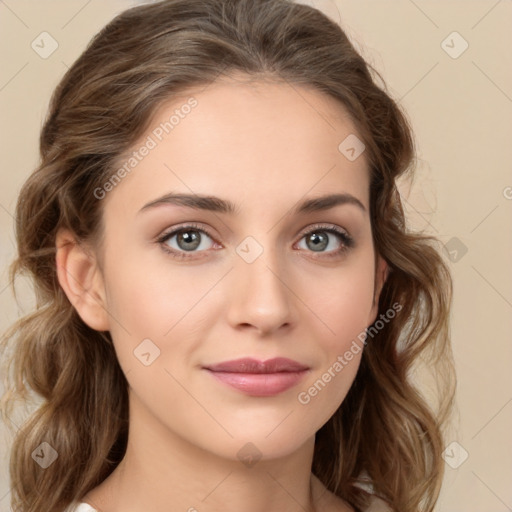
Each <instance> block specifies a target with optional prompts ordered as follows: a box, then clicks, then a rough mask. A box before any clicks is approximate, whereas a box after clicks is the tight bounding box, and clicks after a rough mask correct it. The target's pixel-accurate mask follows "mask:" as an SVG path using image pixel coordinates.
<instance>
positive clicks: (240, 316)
mask: <svg viewBox="0 0 512 512" xmlns="http://www.w3.org/2000/svg"><path fill="white" fill-rule="evenodd" d="M262 238H263V237H261V236H260V237H259V240H262ZM259 240H256V238H255V237H250V236H249V237H247V238H246V239H244V240H243V241H242V242H241V243H240V244H239V245H238V246H237V248H236V255H235V263H234V271H233V280H234V287H233V290H234V292H233V295H232V297H233V299H232V302H231V305H230V321H231V322H232V323H233V324H251V325H253V326H254V327H256V328H258V329H259V330H262V331H272V330H274V329H277V328H279V327H280V326H281V325H283V324H285V323H289V322H291V320H292V318H291V313H292V304H291V302H292V295H293V294H292V293H291V291H290V289H289V287H288V285H287V283H286V281H287V276H286V274H287V272H285V271H284V269H285V268H286V262H285V261H284V254H282V252H281V251H280V248H279V247H277V246H275V245H274V242H272V240H273V237H272V235H270V234H268V233H267V236H265V237H264V240H262V241H261V242H260V241H259Z"/></svg>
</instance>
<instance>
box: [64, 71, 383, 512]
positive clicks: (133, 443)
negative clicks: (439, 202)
mask: <svg viewBox="0 0 512 512" xmlns="http://www.w3.org/2000/svg"><path fill="white" fill-rule="evenodd" d="M191 96H193V97H194V98H195V99H196V100H197V105H196V106H195V107H194V108H193V109H191V111H190V112H189V113H188V115H186V116H183V118H180V121H179V123H178V124H176V125H175V126H174V128H173V129H172V131H170V132H169V133H168V134H165V136H164V137H162V140H161V141H157V142H158V143H157V145H156V147H154V148H152V149H151V150H150V151H149V153H148V154H147V155H146V156H145V157H144V158H142V159H141V161H140V162H139V163H138V164H137V166H136V167H135V168H134V169H133V170H132V171H131V172H130V173H129V174H127V175H126V176H125V177H124V178H123V179H122V180H121V182H120V183H119V184H117V185H116V186H115V187H114V188H113V189H112V190H110V191H109V192H108V193H107V194H106V196H105V197H104V198H103V199H101V201H103V203H102V207H103V208H104V210H103V212H104V226H105V231H104V238H103V242H102V245H101V247H99V248H94V247H88V246H87V244H84V243H81V244H77V243H74V238H73V234H72V233H70V232H69V231H67V230H60V231H59V233H58V237H57V248H58V251H57V267H58V277H59V281H60V284H61V286H62V288H63V289H64V291H65V293H66V294H67V296H68V298H69V300H70V302H71V303H72V304H73V306H74V307H75V308H76V310H77V311H78V313H79V315H80V316H81V318H82V319H83V321H84V322H85V323H86V324H88V325H89V326H90V327H92V328H93V329H96V330H102V331H106V330H108V331H110V334H111V336H112V339H113V343H114V346H115V350H116V353H117V356H118V359H119V363H120V365H121V367H122V369H123V372H124V373H125V375H126V378H127V380H128V383H129V400H130V431H129V441H128V448H127V452H126V455H125V458H124V459H123V461H122V462H121V464H120V465H119V466H118V467H117V468H116V469H115V470H114V472H113V473H112V474H111V475H110V476H109V477H108V478H107V479H106V480H105V481H104V482H103V483H102V484H100V485H99V486H98V487H96V488H95V489H93V490H92V491H91V492H89V493H88V494H87V495H86V496H84V499H83V501H85V502H87V503H89V504H91V505H92V506H93V507H95V508H97V509H98V510H101V511H103V512H146V511H148V510H150V511H151V512H169V511H187V510H189V511H193V510H197V511H199V512H207V511H219V510H222V511H223V512H234V511H239V510H244V512H261V511H265V512H282V511H283V510H286V511H287V512H295V511H296V512H299V511H300V512H304V510H307V511H310V510H320V509H321V510H323V511H325V510H327V511H349V510H352V509H351V507H349V506H348V505H347V504H346V503H345V502H344V501H343V500H341V499H339V498H337V497H335V496H334V495H332V494H331V493H330V492H328V491H326V489H325V487H324V486H323V485H322V484H321V483H320V481H319V480H318V479H317V478H316V477H313V475H312V473H311V464H312V459H313V449H314V436H315V432H316V431H317V430H319V429H320V427H321V426H322V425H324V424H325V422H326V421H327V420H328V419H329V418H330V417H331V416H332V414H333V413H334V412H335V411H336V409H337V408H338V407H339V406H340V404H341V403H342V401H343V399H344V398H345V396H346V394H347V392H348V390H349V388H350V386H351V384H352V382H353V380H354V378H355V375H356V373H357V370H358V367H359V363H360V359H361V353H362V352H359V353H358V354H355V355H354V357H353V359H352V360H351V361H350V362H349V363H348V364H347V365H346V366H344V367H343V370H342V371H340V372H338V373H337V374H336V376H335V377H334V378H332V380H331V382H329V383H328V384H326V386H325V387H324V388H323V389H322V390H321V391H320V392H318V393H317V394H316V396H313V397H312V398H311V400H310V401H309V403H307V404H303V403H300V402H299V400H298V398H297V397H298V394H299V393H300V392H303V391H307V390H308V389H309V388H310V387H311V386H312V385H313V384H314V383H315V381H318V379H319V378H320V377H321V376H322V374H324V373H325V372H326V371H327V370H328V368H330V367H332V366H333V363H334V362H335V361H336V360H337V357H338V356H339V355H342V354H344V353H345V352H346V351H347V350H348V349H349V347H350V346H351V344H352V342H353V341H354V340H356V339H357V337H358V335H359V334H360V333H361V332H364V330H365V329H366V327H368V326H369V325H370V324H371V323H372V322H373V321H374V319H375V318H376V315H377V310H378V307H377V304H378V296H379V294H380V291H381V288H382V286H383V284H384V282H385V278H386V274H387V266H386V264H385V262H384V260H382V259H381V258H380V257H378V258H376V254H375V251H374V246H373V241H372V230H371V223H370V217H369V184H370V177H369V170H368V168H367V162H366V160H365V154H364V153H363V154H362V155H361V156H360V157H359V158H357V159H356V160H354V161H350V160H349V159H347V158H346V157H345V156H344V154H342V153H341V152H340V151H339V150H338V146H339V144H340V142H341V141H343V140H344V139H345V138H346V137H347V136H348V135H350V134H356V135H357V130H356V128H355V125H354V124H353V123H352V122H351V120H350V119H349V117H348V114H347V112H346V110H345V109H344V107H343V106H342V105H341V104H340V103H338V102H337V101H335V100H334V99H332V98H330V97H329V96H326V95H324V94H323V93H321V92H319V91H317V90H315V89H313V88H308V87H304V86H300V87H299V86H296V85H294V86H292V85H290V84H288V83H286V82H277V81H272V80H264V79H258V80H257V81H250V80H249V79H248V78H243V77H242V76H238V77H237V76H236V75H232V77H231V78H223V79H222V80H218V81H216V82H215V83H213V84H210V85H208V86H207V87H204V86H203V87H202V88H198V89H195V90H194V91H189V92H188V93H187V95H184V96H183V97H180V98H179V99H178V98H174V99H173V101H172V102H169V103H167V104H165V105H162V106H161V108H159V109H158V111H157V112H156V114H155V116H154V118H153V119H152V121H151V123H150V128H149V129H148V130H147V132H146V133H145V134H144V136H143V137H141V139H140V143H138V144H135V145H134V148H133V149H134V150H137V149H138V148H140V146H141V145H142V144H144V141H147V137H148V136H151V137H152V138H153V139H155V140H157V139H156V137H155V136H154V134H153V130H154V129H155V128H157V127H158V126H159V125H160V123H163V122H165V121H166V120H169V117H170V116H171V115H172V113H173V112H174V110H175V109H176V108H178V109H179V108H180V106H182V105H184V104H185V103H186V101H187V100H188V99H189V98H190V97H191ZM152 134H153V135H152ZM122 164H123V162H120V166H121V165H122ZM171 192H173V193H183V194H198V195H207V196H216V197H218V198H221V199H224V200H228V201H231V202H233V203H234V204H235V205H236V206H237V211H236V212H234V213H224V212H218V211H216V212H214V211H207V210H201V209H193V208H191V207H187V206H182V205H175V204H170V203H165V202H162V203H159V204H158V205H154V206H153V207H147V208H144V209H143V207H144V206H145V205H147V204H149V203H151V202H154V201H155V200H157V199H159V198H161V197H162V196H164V195H165V194H168V193H171ZM334 193H339V194H350V195H352V196H353V197H355V198H356V199H357V200H358V201H360V203H362V205H363V206H364V209H363V208H361V207H360V206H358V205H356V204H354V203H345V204H338V205H336V206H333V207H331V208H329V209H325V210H321V211H316V212H306V213H295V212H294V211H293V210H294V208H295V207H296V206H297V204H298V203H301V202H302V201H304V200H307V199H310V198H316V197H319V196H323V195H327V194H334ZM190 222H193V223H194V224H196V227H193V228H188V230H187V229H185V231H186V232H187V231H188V237H189V238H187V239H185V243H184V239H183V238H180V237H179V236H178V235H177V234H174V235H171V236H169V237H167V239H165V240H164V241H162V236H164V235H166V234H167V233H169V232H170V231H172V230H173V229H174V228H183V225H185V226H186V224H187V223H190ZM318 224H321V226H322V228H321V229H318V228H315V225H318ZM330 227H334V228H338V229H340V230H341V231H342V232H343V233H346V234H349V236H350V237H352V239H353V241H354V244H353V246H352V247H347V248H346V250H345V251H341V252H337V250H338V249H340V248H343V246H344V239H342V238H340V237H339V236H338V235H336V234H335V233H331V232H325V229H326V228H330ZM198 228H199V229H204V230H206V232H207V233H209V234H206V233H204V232H202V231H197V229H198ZM322 229H323V230H324V231H322ZM311 232H315V233H317V234H318V235H319V236H320V237H323V238H321V240H323V241H324V242H328V243H325V244H324V245H322V244H317V245H315V244H313V243H308V241H309V240H310V238H311V234H310V233H311ZM308 233H309V235H308ZM182 235H183V232H182ZM190 237H195V240H196V241H198V240H200V243H198V244H197V246H194V248H193V249H192V250H190V247H191V246H190V245H187V244H186V242H187V241H188V243H189V244H190V240H191V238H190ZM247 237H252V238H251V239H249V240H250V241H249V242H248V241H247V240H246V238H247ZM158 239H160V241H158ZM254 241H256V242H257V244H254ZM246 244H248V245H246ZM251 244H252V245H251ZM258 247H259V248H260V250H261V249H262V251H263V252H262V253H261V254H260V255H259V256H258V257H256V259H255V260H254V261H252V262H251V263H248V261H247V259H246V258H244V257H242V256H243V255H245V254H251V255H254V254H256V253H255V252H254V251H257V250H258ZM166 248H167V249H168V250H174V251H175V252H174V253H169V252H168V251H166V250H165V249H166ZM237 248H238V252H237ZM241 248H242V249H244V251H240V249H241ZM187 249H188V250H187ZM251 251H252V252H251ZM173 254H182V255H183V254H184V255H185V256H188V257H187V258H181V259H180V258H178V257H177V256H173ZM241 255H242V256H241ZM143 340H151V341H150V342H148V341H146V342H145V343H146V344H147V345H145V346H144V347H146V349H147V350H145V351H146V352H147V351H148V350H149V351H150V353H151V354H153V355H154V354H155V353H157V352H156V351H157V350H159V351H160V352H159V355H158V357H156V358H155V359H154V360H153V361H152V362H151V363H150V364H149V365H146V364H143V362H142V361H141V358H139V357H137V356H136V354H137V353H138V352H137V347H139V346H140V344H141V343H142V342H143ZM148 343H149V344H148ZM148 347H149V348H148ZM155 347H157V349H156V348H155ZM139 355H140V354H139ZM280 356H281V357H288V358H291V359H294V360H296V361H299V362H300V363H303V364H305V365H307V366H308V367H309V372H308V373H307V375H306V376H305V377H304V378H303V380H302V381H301V382H299V384H298V385H296V386H294V387H293V388H291V389H288V390H287V391H284V392H282V393H280V394H278V395H276V396H267V397H257V396H248V395H247V394H244V393H242V392H240V391H237V390H235V389H233V388H231V387H229V386H227V385H226V384H224V383H222V382H219V381H217V379H215V378H213V377H212V375H211V374H209V373H208V372H207V371H206V370H204V369H203V366H204V365H207V364H213V363H218V362H221V361H226V360H232V359H238V358H241V357H253V358H256V359H260V360H266V359H270V358H274V357H280ZM145 358H146V362H147V361H148V356H147V355H146V356H145ZM247 443H252V444H251V445H248V446H246V445H247ZM244 446H246V448H245V450H246V451H247V450H249V452H250V455H254V457H255V458H257V457H258V456H259V455H261V459H260V460H258V461H257V462H256V463H253V464H248V463H244V462H243V461H241V460H240V458H239V455H237V454H238V453H239V451H240V450H241V449H242V448H243V447H244ZM254 447H256V448H254ZM251 450H252V451H251ZM242 453H244V452H242Z"/></svg>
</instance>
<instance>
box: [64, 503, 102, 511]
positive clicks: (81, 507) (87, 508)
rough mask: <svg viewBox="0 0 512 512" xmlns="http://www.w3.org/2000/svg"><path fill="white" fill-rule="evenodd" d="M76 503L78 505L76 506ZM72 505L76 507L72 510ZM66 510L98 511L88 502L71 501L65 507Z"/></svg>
mask: <svg viewBox="0 0 512 512" xmlns="http://www.w3.org/2000/svg"><path fill="white" fill-rule="evenodd" d="M77 505H78V506H77ZM73 507H77V508H75V509H74V510H73ZM67 511H68V512H71V511H73V512H98V511H97V510H96V509H95V508H92V507H91V505H89V504H88V503H76V502H73V503H72V504H71V505H70V506H69V507H68V509H67Z"/></svg>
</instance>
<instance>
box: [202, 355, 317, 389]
mask: <svg viewBox="0 0 512 512" xmlns="http://www.w3.org/2000/svg"><path fill="white" fill-rule="evenodd" d="M203 369H204V370H206V371H208V372H209V373H210V374H211V375H213V377H215V378H216V379H217V380H219V381H221V382H222V383H224V384H226V385H228V386H231V387H233V388H235V389H237V390H238V391H241V392H243V393H245V394H247V395H251V396H274V395H277V394H279V393H282V392H284V391H286V390H287V389H290V388H291V387H293V386H295V385H297V384H298V383H299V381H300V380H302V378H303V377H304V376H305V375H306V373H308V371H309V367H308V366H305V365H303V364H301V363H299V362H297V361H294V360H292V359H287V358H284V357H276V358H274V359H268V360H267V361H258V360H257V359H252V358H242V359H235V360H233V361H225V362H222V363H217V364H213V365H209V366H204V367H203Z"/></svg>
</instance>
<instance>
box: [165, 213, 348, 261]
mask: <svg viewBox="0 0 512 512" xmlns="http://www.w3.org/2000/svg"><path fill="white" fill-rule="evenodd" d="M189 230H190V231H199V232H201V233H204V234H205V235H207V236H208V237H210V238H211V239H212V240H213V241H214V242H215V238H214V237H213V236H212V235H211V234H210V233H209V231H208V230H207V229H205V228H204V227H202V226H201V225H199V224H195V223H193V222H192V223H189V224H186V225H183V226H179V227H178V228H174V229H173V230H172V231H168V232H166V233H163V234H162V235H161V236H160V237H159V238H157V240H156V242H157V243H158V244H159V245H160V246H161V247H162V249H163V250H164V251H165V252H166V253H168V254H170V255H171V256H172V257H173V258H177V259H189V258H193V257H194V256H192V255H193V254H194V251H191V252H189V253H187V252H185V251H177V250H176V249H171V248H170V247H169V246H168V245H167V244H166V243H165V242H167V241H168V240H169V239H170V238H171V237H172V236H174V235H176V234H178V233H180V232H182V231H189ZM317 231H323V232H326V233H331V234H334V235H338V237H339V238H340V240H341V242H342V246H341V247H340V248H339V249H336V250H334V251H330V252H326V253H325V254H324V253H321V252H320V253H317V254H320V255H322V254H323V255H322V256H320V257H321V258H335V257H339V256H341V255H342V254H345V253H346V252H348V251H349V250H350V249H351V248H352V247H354V239H353V238H352V237H351V236H350V235H349V234H348V233H346V232H345V231H343V230H341V229H340V228H337V227H335V226H333V225H331V224H328V225H325V224H316V225H314V226H312V227H311V228H310V229H309V230H308V231H306V232H304V233H302V235H301V237H300V240H302V239H303V238H304V237H305V236H307V235H310V234H311V233H315V232H317ZM200 252H201V251H200ZM309 252H313V253H314V251H309Z"/></svg>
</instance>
